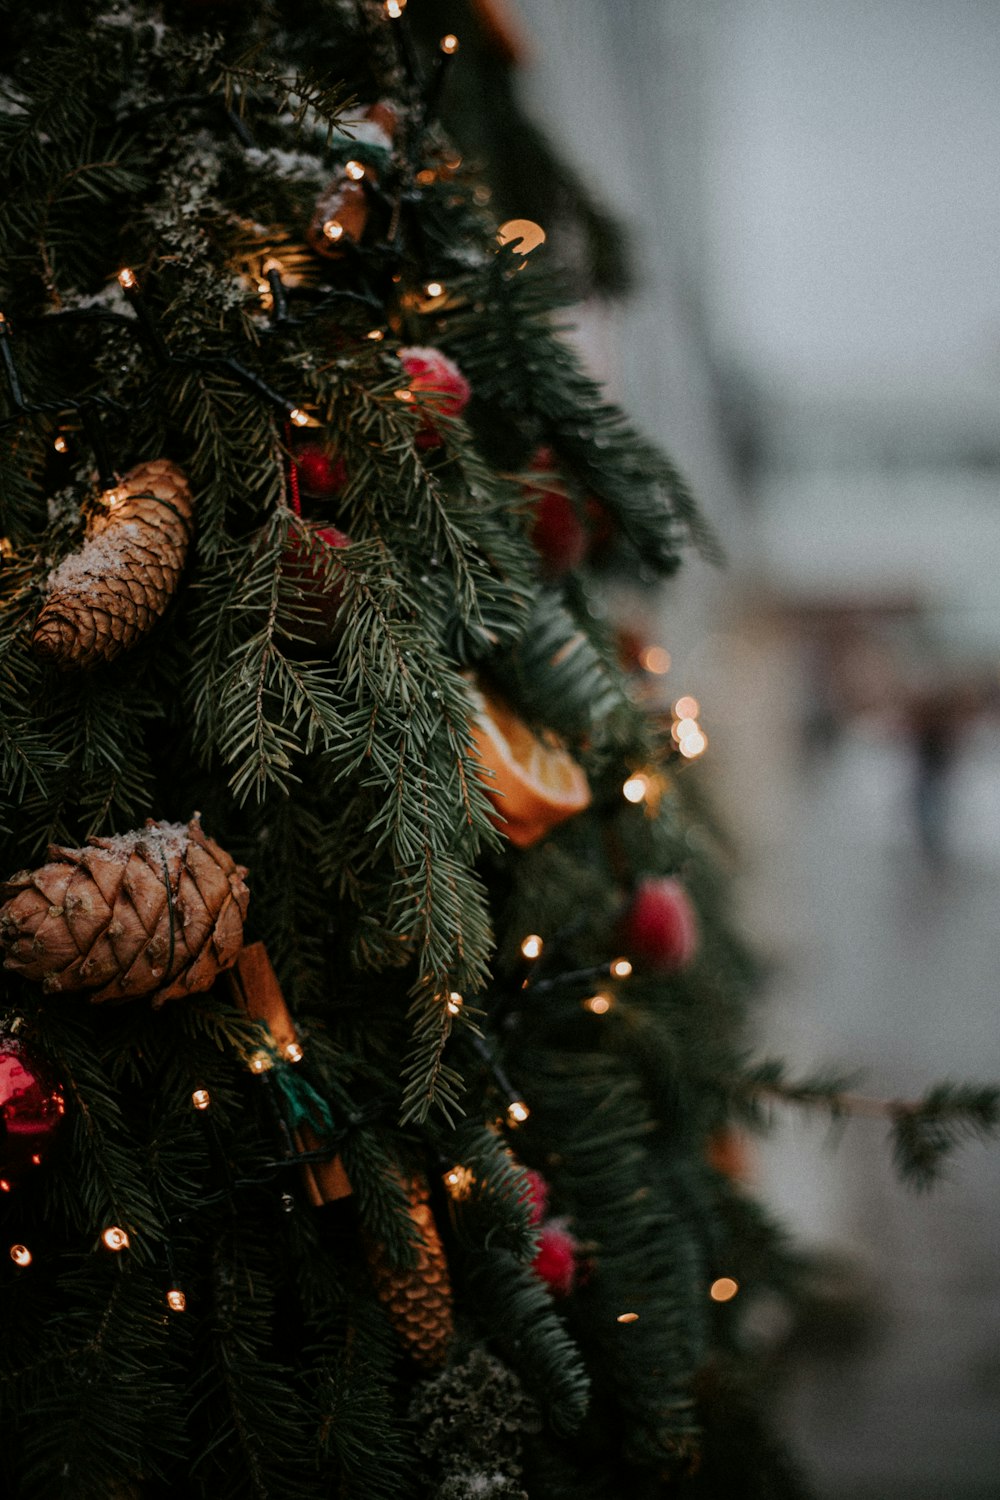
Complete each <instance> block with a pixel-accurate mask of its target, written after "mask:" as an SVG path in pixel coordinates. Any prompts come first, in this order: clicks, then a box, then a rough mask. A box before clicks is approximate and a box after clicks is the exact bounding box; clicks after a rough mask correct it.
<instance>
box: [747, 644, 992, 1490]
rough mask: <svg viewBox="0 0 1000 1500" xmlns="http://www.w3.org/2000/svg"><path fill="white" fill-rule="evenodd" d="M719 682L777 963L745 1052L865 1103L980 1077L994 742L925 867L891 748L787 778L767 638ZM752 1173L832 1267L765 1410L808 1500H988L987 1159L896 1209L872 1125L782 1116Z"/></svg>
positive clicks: (984, 1055) (758, 914) (987, 1052)
mask: <svg viewBox="0 0 1000 1500" xmlns="http://www.w3.org/2000/svg"><path fill="white" fill-rule="evenodd" d="M775 644H776V643H774V642H771V643H770V646H775ZM784 665H785V667H787V665H788V663H787V660H786V661H785V663H784ZM738 675H739V678H740V686H741V689H742V692H741V699H742V708H741V710H740V717H741V722H740V723H739V724H731V725H729V726H726V728H725V731H724V733H725V736H726V737H728V734H729V732H730V730H735V731H736V733H735V734H734V735H733V742H734V748H735V747H736V745H737V743H738V742H739V741H742V743H743V749H744V752H746V751H747V750H748V749H749V754H745V758H744V757H740V758H738V759H737V760H731V764H732V765H733V766H736V765H738V764H739V762H740V760H742V765H743V767H744V770H743V772H742V773H741V774H742V778H743V779H745V785H744V786H743V787H742V788H741V789H740V788H737V789H736V790H737V796H738V797H739V799H740V802H741V804H742V808H743V812H744V814H745V815H746V816H745V817H744V819H743V821H744V822H745V823H746V825H747V826H746V830H745V834H744V836H745V837H746V838H747V839H748V853H749V854H750V856H751V860H752V872H751V874H750V876H749V878H748V879H747V881H746V892H747V901H746V905H747V908H748V911H747V921H748V924H749V930H750V931H751V932H753V933H754V934H755V936H756V937H757V940H758V942H760V941H761V940H763V946H764V950H765V954H766V955H767V956H769V957H770V958H771V959H772V960H773V962H774V965H775V969H774V974H773V978H772V981H771V984H770V986H769V997H768V1002H767V1005H766V1008H765V1009H764V1012H763V1014H762V1018H761V1019H762V1026H763V1029H764V1033H765V1034H764V1035H763V1036H762V1039H761V1040H762V1050H767V1051H770V1052H774V1053H780V1054H782V1055H784V1056H785V1057H787V1058H788V1059H789V1060H790V1061H791V1062H792V1063H793V1064H794V1065H795V1066H796V1067H800V1068H803V1069H805V1068H809V1067H811V1066H814V1065H817V1064H832V1065H834V1066H840V1065H843V1066H844V1067H845V1068H847V1069H859V1070H863V1072H864V1074H865V1080H864V1087H865V1091H866V1092H869V1093H878V1094H885V1095H901V1094H903V1095H906V1094H910V1093H913V1092H920V1091H922V1090H923V1089H924V1088H925V1087H926V1086H927V1085H928V1084H929V1083H931V1082H934V1081H936V1080H938V1079H941V1078H945V1077H951V1078H968V1079H971V1080H978V1081H988V1080H992V1079H997V1078H1000V1005H998V998H1000V743H998V741H1000V735H998V734H997V731H996V730H995V729H993V730H992V731H991V732H990V733H982V734H981V735H980V737H979V738H978V739H977V740H973V741H972V742H970V744H969V745H968V747H967V750H966V752H965V754H964V756H963V759H962V761H961V764H960V767H959V772H958V775H957V777H956V786H955V801H954V814H955V816H954V822H953V833H954V844H953V850H954V852H953V856H952V859H951V862H950V864H949V866H948V867H947V868H946V869H944V870H941V871H934V870H932V869H930V868H929V867H928V866H927V864H926V862H924V861H923V860H922V859H921V857H920V855H919V852H918V849H917V845H916V840H915V836H914V834H913V832H912V829H911V827H910V826H909V822H908V809H907V803H906V796H907V778H908V775H909V767H908V764H907V760H906V756H905V752H904V750H903V749H902V747H901V746H899V744H898V743H897V742H894V741H893V740H891V739H888V738H884V737H882V736H881V735H880V733H879V732H878V731H877V730H876V729H875V728H874V727H872V728H871V729H866V728H860V729H856V730H855V731H854V732H852V733H851V734H849V735H848V737H847V738H846V739H845V740H844V741H843V742H842V744H841V745H840V746H839V747H838V748H837V749H836V750H835V751H834V752H832V753H831V755H830V757H829V758H828V760H827V761H826V762H825V763H818V764H815V765H814V766H813V767H812V769H811V770H809V771H808V772H806V771H805V770H803V768H802V766H801V764H800V763H798V762H797V760H796V757H795V754H794V729H793V725H792V723H791V722H790V718H789V708H790V705H789V703H788V701H787V691H788V689H787V683H788V677H789V674H788V672H787V671H783V670H782V659H781V648H780V643H778V646H777V655H774V654H771V655H769V654H768V649H764V650H763V652H762V653H761V654H760V655H756V656H755V655H754V654H753V653H751V654H750V655H745V656H744V658H743V659H742V660H741V662H740V664H739V671H738ZM755 741H756V748H757V750H758V751H759V753H757V754H755V753H754V744H755ZM727 758H729V757H727ZM748 766H749V769H747V767H748ZM733 790H734V788H733V787H732V786H731V787H730V788H729V791H730V794H731V793H732V792H733ZM758 1175H759V1178H760V1185H761V1188H762V1191H763V1193H764V1195H765V1197H767V1198H768V1199H769V1201H770V1202H771V1204H772V1205H773V1206H774V1207H775V1209H776V1210H777V1211H778V1212H779V1213H780V1214H781V1216H782V1217H783V1218H784V1219H785V1221H786V1222H787V1223H789V1224H790V1226H791V1227H793V1228H794V1229H795V1231H796V1232H797V1234H798V1236H799V1238H800V1239H801V1240H804V1241H805V1242H806V1243H808V1244H809V1245H810V1246H812V1247H816V1248H820V1249H824V1250H835V1251H838V1252H845V1253H846V1254H847V1256H848V1257H849V1261H850V1264H851V1265H852V1266H853V1268H854V1269H853V1271H852V1273H851V1275H850V1277H849V1278H848V1279H847V1281H846V1282H845V1284H844V1286H843V1287H842V1291H843V1292H844V1294H845V1301H844V1306H843V1311H842V1313H841V1314H840V1316H837V1315H834V1316H833V1317H832V1318H831V1317H828V1318H827V1319H825V1320H824V1322H823V1325H822V1326H820V1325H817V1326H816V1328H815V1329H814V1331H813V1337H812V1339H811V1340H807V1341H803V1345H802V1348H801V1349H800V1350H799V1352H798V1353H797V1354H796V1356H795V1360H794V1364H793V1368H792V1373H791V1378H790V1379H789V1382H788V1385H787V1387H786V1389H785V1393H784V1398H783V1399H784V1407H785V1418H786V1422H787V1427H788V1431H789V1436H790V1437H791V1439H792V1441H793V1442H794V1443H795V1445H796V1446H797V1448H798V1450H799V1452H800V1454H801V1455H802V1457H803V1459H804V1460H805V1461H806V1463H807V1465H808V1467H809V1469H810V1471H811V1472H812V1474H813V1475H814V1476H815V1478H816V1482H817V1488H818V1492H819V1494H820V1495H821V1496H822V1500H1000V1146H992V1147H989V1146H987V1147H983V1146H979V1145H973V1146H970V1147H968V1148H966V1149H965V1150H964V1151H962V1152H961V1153H960V1154H959V1156H958V1157H957V1158H956V1161H955V1164H954V1166H953V1168H952V1171H951V1179H950V1180H949V1181H948V1182H946V1183H944V1184H943V1185H942V1186H940V1187H939V1188H938V1189H937V1190H936V1191H934V1192H933V1193H931V1194H930V1195H929V1196H917V1195H915V1194H914V1193H913V1191H912V1190H911V1189H907V1188H903V1187H901V1186H900V1185H899V1184H898V1183H897V1181H896V1179H895V1178H894V1175H893V1172H892V1169H891V1165H890V1163H889V1160H888V1153H887V1151H886V1150H885V1147H884V1134H883V1131H882V1129H881V1128H880V1126H879V1125H878V1124H872V1123H869V1122H857V1123H853V1124H851V1125H849V1126H848V1127H846V1129H845V1130H844V1131H843V1138H842V1139H840V1140H839V1142H838V1141H834V1140H832V1139H831V1135H830V1132H829V1130H828V1128H827V1127H826V1126H825V1125H823V1124H820V1123H819V1122H817V1121H816V1120H805V1119H803V1118H802V1117H801V1116H800V1115H798V1114H794V1115H789V1116H786V1117H784V1119H783V1121H782V1123H781V1125H780V1126H779V1128H778V1129H777V1130H776V1131H775V1134H774V1136H773V1137H772V1139H771V1140H770V1141H769V1142H768V1144H767V1145H766V1146H765V1147H764V1148H763V1150H762V1152H761V1157H760V1161H759V1174H758ZM856 1314H860V1315H861V1316H856Z"/></svg>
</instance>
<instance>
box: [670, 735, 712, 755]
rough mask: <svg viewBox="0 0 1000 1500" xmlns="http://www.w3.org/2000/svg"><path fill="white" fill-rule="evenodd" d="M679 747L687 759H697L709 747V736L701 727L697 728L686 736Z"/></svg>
mask: <svg viewBox="0 0 1000 1500" xmlns="http://www.w3.org/2000/svg"><path fill="white" fill-rule="evenodd" d="M677 748H678V750H679V751H680V752H681V754H682V755H683V756H684V757H685V759H686V760H695V759H696V758H697V757H698V756H699V755H701V753H702V751H703V750H706V749H707V748H708V738H707V736H706V735H704V734H703V733H702V731H701V730H700V729H698V728H695V729H693V730H692V731H691V732H690V733H689V734H686V735H685V736H684V738H683V739H682V740H681V742H680V744H679V745H678V747H677Z"/></svg>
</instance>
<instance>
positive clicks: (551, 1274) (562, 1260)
mask: <svg viewBox="0 0 1000 1500" xmlns="http://www.w3.org/2000/svg"><path fill="white" fill-rule="evenodd" d="M531 1269H532V1270H533V1271H534V1273H535V1275H536V1276H538V1277H539V1278H540V1279H541V1280H542V1281H544V1282H545V1284H546V1286H547V1287H548V1288H549V1290H550V1291H551V1292H554V1293H555V1295H556V1296H557V1297H566V1296H568V1295H569V1293H570V1292H571V1291H572V1290H573V1286H574V1283H575V1281H576V1240H575V1239H574V1238H573V1236H572V1235H571V1234H570V1232H569V1230H568V1229H563V1228H561V1227H560V1225H558V1224H556V1223H551V1224H546V1226H545V1228H544V1229H543V1230H542V1233H541V1238H540V1239H539V1242H538V1251H537V1253H536V1255H535V1258H534V1260H533V1261H532V1262H531Z"/></svg>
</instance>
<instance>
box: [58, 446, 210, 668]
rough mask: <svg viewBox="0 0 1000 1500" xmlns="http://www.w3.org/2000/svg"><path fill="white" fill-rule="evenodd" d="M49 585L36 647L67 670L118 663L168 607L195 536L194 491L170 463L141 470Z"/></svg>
mask: <svg viewBox="0 0 1000 1500" xmlns="http://www.w3.org/2000/svg"><path fill="white" fill-rule="evenodd" d="M115 495H116V498H115V500H114V501H113V502H112V504H111V506H110V507H109V508H108V509H107V510H106V511H103V512H102V513H101V514H100V515H98V516H96V517H95V518H94V520H93V521H92V522H91V524H90V526H89V528H88V531H87V539H86V541H85V542H84V544H83V546H82V548H81V549H80V551H79V552H74V553H72V554H71V555H70V556H69V557H66V558H64V559H63V561H62V562H61V563H60V565H59V567H58V568H56V570H55V571H54V572H53V573H52V574H51V575H50V577H49V593H48V598H47V599H46V600H45V603H44V604H43V606H42V611H41V614H40V615H39V616H38V623H37V624H36V626H35V634H34V638H33V640H32V647H33V649H34V652H35V654H36V656H41V657H44V658H45V659H46V660H48V661H51V662H54V663H55V664H56V665H57V666H61V667H92V666H94V665H95V664H96V663H97V662H99V661H113V660H114V658H115V657H116V656H117V655H118V654H119V652H121V651H126V650H127V649H128V648H129V647H130V646H134V645H135V643H136V641H137V640H138V639H139V637H140V636H141V635H143V634H144V633H145V632H146V631H147V630H149V629H150V628H151V627H152V626H153V625H154V624H155V622H156V621H157V620H158V619H159V617H160V615H162V614H163V611H164V610H165V609H166V607H167V603H168V601H169V599H170V596H171V595H172V594H173V593H174V591H175V589H176V588H177V584H178V582H179V581H180V576H181V569H182V568H183V566H184V558H185V555H186V553H187V549H188V543H189V542H190V540H191V532H192V522H191V514H192V506H191V491H190V490H189V488H188V483H187V480H186V479H185V478H184V475H183V474H182V473H181V471H180V469H178V468H177V467H176V465H175V464H172V463H171V462H170V460H169V459H166V458H159V459H155V460H154V461H153V462H152V463H146V464H139V465H138V467H137V468H135V469H132V470H131V471H130V472H129V473H128V474H126V476H125V478H124V479H123V480H122V482H121V484H120V485H119V487H118V489H117V490H116V491H115Z"/></svg>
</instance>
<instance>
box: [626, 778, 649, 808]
mask: <svg viewBox="0 0 1000 1500" xmlns="http://www.w3.org/2000/svg"><path fill="white" fill-rule="evenodd" d="M648 791H649V777H648V776H643V774H642V772H641V771H638V772H636V774H635V775H634V776H630V777H629V779H628V781H626V783H625V785H624V786H623V787H622V796H623V797H624V798H625V801H626V802H642V800H643V799H644V798H645V796H646V793H647V792H648Z"/></svg>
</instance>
